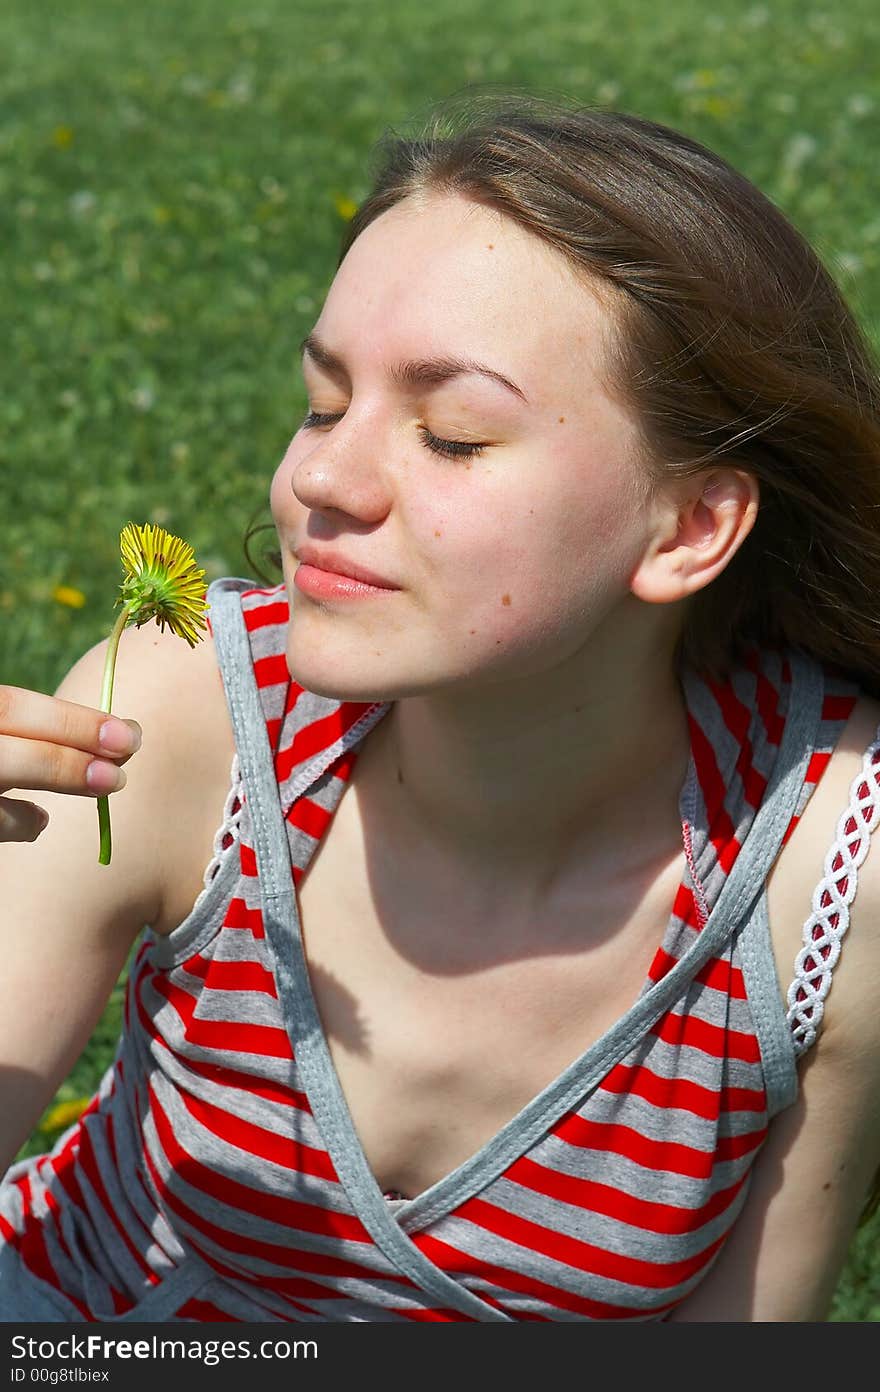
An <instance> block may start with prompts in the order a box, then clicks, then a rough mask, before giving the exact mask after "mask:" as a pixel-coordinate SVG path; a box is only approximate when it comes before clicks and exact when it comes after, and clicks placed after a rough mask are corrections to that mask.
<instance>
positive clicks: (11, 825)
mask: <svg viewBox="0 0 880 1392" xmlns="http://www.w3.org/2000/svg"><path fill="white" fill-rule="evenodd" d="M48 825H49V813H48V812H47V811H46V810H45V808H43V807H38V806H37V804H36V803H35V802H25V801H24V800H23V799H21V798H6V797H0V841H36V839H37V837H38V836H39V834H40V832H41V831H45V829H46V827H47V826H48Z"/></svg>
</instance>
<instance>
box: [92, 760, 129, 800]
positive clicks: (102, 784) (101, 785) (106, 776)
mask: <svg viewBox="0 0 880 1392" xmlns="http://www.w3.org/2000/svg"><path fill="white" fill-rule="evenodd" d="M86 782H87V783H88V785H89V787H90V788H91V790H92V792H93V793H116V792H118V791H119V789H120V788H124V787H125V784H126V782H127V777H126V773H125V769H121V768H118V767H117V765H116V764H105V763H104V761H103V760H102V759H93V760H92V762H91V763H90V764H89V766H88V768H87V769H86Z"/></svg>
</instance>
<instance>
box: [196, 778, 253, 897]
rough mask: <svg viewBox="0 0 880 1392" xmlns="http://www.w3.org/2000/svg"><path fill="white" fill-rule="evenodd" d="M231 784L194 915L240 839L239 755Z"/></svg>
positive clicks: (241, 797)
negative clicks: (228, 838) (226, 838)
mask: <svg viewBox="0 0 880 1392" xmlns="http://www.w3.org/2000/svg"><path fill="white" fill-rule="evenodd" d="M229 782H230V787H229V792H228V793H227V794H226V801H225V803H224V804H223V822H222V824H221V825H220V826H219V827H218V828H217V830H216V832H215V833H214V846H213V850H214V855H213V858H212V859H211V860H210V861H209V862H208V864H207V866H206V867H205V873H204V875H203V876H202V879H203V881H204V885H205V887H204V889H203V890H202V891H201V893H200V894H199V897H198V899H197V900H196V902H195V903H194V904H193V907H192V910H191V912H193V913H194V912H195V910H196V909H197V908H198V906H199V904H200V903H201V902H202V900H203V899H204V897H205V895H206V894H207V892H208V889H209V888H210V885H211V881H212V880H213V878H214V876H215V875H216V873H217V871H218V870H219V869H220V862H221V861H222V860H223V858H224V857H225V856H226V855H228V854H229V852H230V851H231V850H232V848H233V846H234V844H235V842H236V841H237V840H238V839H239V822H240V821H241V811H242V802H243V789H242V783H241V769H240V767H239V763H238V754H237V753H236V754H235V755H233V759H232V767H231V769H230V772H229ZM236 801H237V802H238V806H237V807H236V808H235V811H234V812H233V810H232V809H233V807H234V806H235V803H236ZM227 835H229V836H231V837H232V841H231V842H230V844H229V845H228V846H224V845H223V840H224V838H225V837H226V836H227Z"/></svg>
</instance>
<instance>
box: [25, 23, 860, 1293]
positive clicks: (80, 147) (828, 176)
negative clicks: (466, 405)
mask: <svg viewBox="0 0 880 1392" xmlns="http://www.w3.org/2000/svg"><path fill="white" fill-rule="evenodd" d="M878 39H880V11H878V10H877V6H876V3H875V0H849V3H848V4H847V5H846V7H835V6H831V5H822V6H815V7H814V6H811V5H809V4H808V5H806V6H805V5H804V3H803V2H802V0H797V2H796V0H773V3H768V4H764V5H760V4H755V5H749V4H743V3H739V0H722V2H721V3H710V4H709V5H706V4H705V3H704V2H703V0H669V3H668V4H666V5H664V6H659V5H657V4H655V3H648V0H638V3H636V0H622V3H617V4H615V5H613V6H600V5H590V4H585V3H584V0H550V3H548V0H487V3H484V4H483V5H482V6H476V7H475V6H472V5H471V4H470V0H436V3H434V4H432V5H430V6H425V7H421V6H418V5H416V4H415V3H414V0H383V3H382V4H381V5H378V6H372V5H367V4H365V3H358V0H337V3H336V4H335V5H333V6H332V7H330V8H326V7H323V6H320V5H319V4H317V3H316V0H293V3H291V0H253V3H252V4H249V5H244V4H238V3H222V0H214V2H213V3H207V0H192V3H189V4H186V5H179V4H173V3H170V0H164V3H163V0H157V3H154V4H153V5H149V6H128V5H120V4H118V3H116V0H79V3H77V4H76V5H75V6H67V5H61V4H58V3H51V2H50V0H47V3H45V4H42V5H39V6H35V5H33V4H32V3H25V0H7V3H6V5H4V6H3V7H2V9H0V48H2V51H3V52H5V53H6V54H7V60H6V62H5V63H4V64H3V67H2V71H0V98H2V111H3V120H2V122H0V236H2V245H3V248H4V251H3V256H2V257H0V296H2V303H3V305H4V306H5V308H6V309H7V311H8V312H7V316H6V317H7V328H6V349H7V351H6V352H5V353H4V354H3V355H2V356H0V430H2V435H0V482H2V497H3V504H4V509H3V553H2V560H0V677H2V680H3V682H5V683H10V684H14V685H21V686H26V687H32V688H35V689H39V690H44V691H52V690H54V688H55V687H56V686H57V684H58V682H59V681H60V679H61V677H62V676H63V675H64V673H65V672H66V671H67V670H68V668H69V667H70V666H71V664H72V663H73V662H74V661H75V660H76V659H77V658H78V657H79V656H80V655H81V654H82V653H83V651H84V650H85V649H86V648H88V647H90V646H91V645H92V644H94V643H96V642H97V641H98V640H99V639H101V638H102V637H104V636H105V634H106V633H107V632H108V631H109V628H110V626H111V624H112V621H113V613H112V605H113V601H114V599H115V594H116V587H117V585H118V583H119V562H118V537H119V532H120V529H121V527H122V526H123V525H124V524H125V523H126V522H127V521H129V520H134V521H138V522H142V521H153V522H159V523H161V524H162V525H164V526H168V527H170V528H171V529H173V530H175V531H177V532H179V533H180V534H181V535H182V536H184V537H186V539H187V540H188V541H190V542H191V543H192V544H193V546H194V547H195V551H196V555H197V556H198V558H199V561H200V563H201V564H202V565H204V566H205V568H206V570H207V572H208V578H209V579H212V578H214V577H215V576H217V575H223V574H232V575H249V574H251V573H252V571H251V568H250V566H249V565H248V563H247V561H246V559H245V557H244V555H243V552H242V549H241V537H242V535H243V533H244V531H245V529H246V526H247V524H248V522H249V521H250V520H251V519H252V518H253V517H254V515H255V514H257V513H259V512H262V513H263V515H264V518H265V520H268V519H269V512H268V506H267V495H268V486H269V481H270V478H271V476H272V473H273V471H274V469H275V467H276V465H277V463H278V461H279V459H280V458H281V455H282V453H283V451H284V448H285V446H286V444H287V441H288V440H289V438H290V436H291V435H292V434H293V432H294V431H295V429H296V428H297V425H298V423H299V420H300V419H301V417H302V414H303V413H304V410H305V396H304V394H303V391H302V388H301V384H300V382H299V379H298V375H297V367H296V358H297V351H296V345H297V343H298V342H299V340H300V339H301V338H302V337H303V335H304V334H305V333H306V331H307V330H308V329H309V328H310V327H311V325H312V324H313V322H314V320H315V318H316V317H317V313H318V310H319V308H320V305H321V302H322V299H323V296H324V294H325V292H326V289H327V287H328V285H329V283H330V281H331V280H332V277H333V269H334V265H335V260H336V254H337V244H338V239H339V236H340V233H341V231H342V228H343V226H344V222H345V218H346V217H348V216H350V215H351V210H352V207H353V206H354V205H356V204H357V203H358V202H359V201H360V200H361V199H362V198H363V196H364V195H365V193H366V191H367V189H368V187H369V154H370V147H371V145H372V144H373V142H374V141H375V140H376V139H377V138H378V137H379V136H380V135H381V134H382V132H383V130H384V129H385V128H386V127H388V126H396V127H405V128H407V129H408V128H409V123H410V122H411V121H412V120H414V119H417V118H418V117H419V115H420V113H422V112H424V111H426V110H427V108H428V107H429V105H430V104H431V102H433V101H434V100H436V99H437V98H439V97H442V96H444V95H446V94H448V93H451V92H453V91H455V90H457V89H460V88H462V87H464V86H466V85H468V84H487V83H488V84H497V85H499V86H503V87H508V86H511V85H512V86H521V87H526V88H530V89H538V90H540V91H543V92H545V93H553V92H556V93H560V94H565V95H567V96H573V97H576V98H579V99H581V100H584V101H599V102H601V103H603V104H605V105H609V106H613V107H617V108H620V109H622V110H626V111H632V112H635V113H637V114H640V115H644V116H648V117H651V118H653V119H656V120H659V121H663V122H666V123H668V124H671V125H673V126H676V127H678V128H679V129H682V130H684V131H686V132H687V133H689V134H691V135H693V136H694V137H695V138H697V139H699V140H702V141H704V142H705V143H706V144H708V145H710V146H711V147H713V148H715V149H717V150H718V151H719V153H721V154H723V155H725V156H726V157H727V158H728V159H730V160H731V161H732V163H734V164H735V165H737V166H738V167H739V168H741V169H742V170H743V171H744V172H745V173H746V174H747V175H749V176H750V177H751V178H752V179H753V180H754V181H755V182H756V183H758V184H759V186H760V187H761V188H762V189H763V190H764V191H765V192H766V193H767V194H768V195H769V196H770V197H771V198H773V199H774V201H776V202H777V203H778V204H779V205H780V206H781V207H782V208H783V209H784V210H785V211H786V212H787V213H788V215H789V216H790V217H791V218H792V220H793V221H794V222H795V224H796V225H797V226H798V227H799V228H800V229H801V230H802V231H803V232H804V233H805V234H806V235H807V236H808V237H809V238H810V239H811V241H812V242H813V244H814V245H815V246H816V247H817V249H818V250H819V252H820V254H821V255H822V256H823V257H824V259H825V261H826V264H827V265H828V266H829V268H830V269H831V271H832V273H833V274H834V275H835V276H836V278H837V279H838V281H839V283H840V284H841V286H842V288H843V289H844V291H845V293H846V294H847V295H848V297H849V298H850V300H851V302H852V303H853V305H854V308H855V309H856V312H857V314H858V315H859V317H860V319H861V321H862V322H863V324H865V326H866V327H867V329H868V331H869V333H870V335H871V336H872V338H873V340H874V342H875V343H877V342H878V340H880V319H878V316H880V205H878V200H877V192H878V182H877V172H876V170H877V165H876V150H877V149H878V148H880V66H878V65H877V64H876V63H874V64H871V65H868V66H867V68H866V67H865V66H864V55H865V53H866V51H872V52H875V53H876V51H877V42H878ZM71 592H72V593H71ZM71 600H73V603H71V602H70V601H71ZM96 704H97V693H96ZM124 714H128V712H124ZM131 714H136V712H131ZM221 811H222V809H218V821H219V813H220V812H221ZM120 1006H121V989H120V988H117V990H116V991H115V992H114V994H113V996H112V998H111V1000H110V1002H109V1003H108V1006H107V1009H106V1012H105V1015H104V1018H103V1019H102V1021H101V1024H100V1026H99V1028H98V1030H97V1031H96V1032H95V1035H94V1037H93V1038H92V1040H91V1041H90V1043H89V1045H88V1047H87V1049H86V1051H85V1052H84V1054H83V1056H82V1058H81V1059H80V1060H79V1062H78V1063H77V1065H76V1067H75V1069H74V1070H73V1072H72V1074H71V1076H70V1078H69V1079H68V1080H67V1081H66V1082H65V1084H64V1085H63V1087H62V1088H61V1089H60V1091H59V1095H58V1098H57V1099H56V1101H63V1100H68V1101H70V1100H73V1099H76V1098H78V1097H82V1096H88V1095H89V1094H90V1093H91V1092H92V1091H93V1090H94V1088H95V1087H96V1084H97V1081H98V1079H99V1078H100V1076H101V1074H102V1072H103V1071H104V1069H105V1068H106V1066H107V1063H108V1061H109V1059H110V1057H111V1056H112V1052H113V1047H114V1044H115V1040H116V1038H117V1035H118V1030H119V1022H120ZM56 1134H58V1128H57V1126H56V1127H55V1128H54V1129H53V1128H52V1127H51V1126H48V1127H47V1128H46V1129H42V1130H40V1131H38V1132H37V1133H35V1135H34V1136H33V1137H32V1138H31V1140H30V1141H29V1142H28V1144H27V1145H26V1146H25V1147H24V1148H23V1150H22V1154H27V1153H34V1152H35V1151H37V1150H44V1149H46V1148H47V1146H48V1145H49V1144H50V1143H51V1141H52V1140H53V1138H54V1136H55V1135H56ZM878 1235H880V1220H878V1219H875V1220H874V1221H873V1222H872V1223H871V1224H869V1225H868V1226H866V1227H865V1228H863V1229H862V1230H861V1231H860V1232H859V1233H858V1234H857V1236H856V1238H855V1240H854V1242H853V1244H852V1246H851V1249H850V1253H849V1258H848V1262H847V1266H846V1269H845V1271H844V1273H843V1276H842V1278H841V1281H840V1283H839V1286H838V1290H837V1294H836V1297H835V1303H834V1308H833V1311H832V1315H831V1318H832V1319H833V1320H857V1321H874V1320H878V1319H880V1256H878V1251H877V1237H878Z"/></svg>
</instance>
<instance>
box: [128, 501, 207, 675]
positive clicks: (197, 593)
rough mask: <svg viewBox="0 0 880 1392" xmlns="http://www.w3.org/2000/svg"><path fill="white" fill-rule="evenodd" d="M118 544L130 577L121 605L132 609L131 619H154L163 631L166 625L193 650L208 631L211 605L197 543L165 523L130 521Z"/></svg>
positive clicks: (138, 623)
mask: <svg viewBox="0 0 880 1392" xmlns="http://www.w3.org/2000/svg"><path fill="white" fill-rule="evenodd" d="M119 548H120V550H121V552H122V563H123V565H124V567H125V579H124V580H123V582H122V587H121V593H120V596H119V598H118V599H117V601H116V603H117V604H122V605H124V606H125V608H126V609H127V610H128V611H129V618H128V620H127V622H128V623H129V624H134V625H135V627H137V628H140V627H141V626H142V625H143V624H145V623H149V621H150V619H155V620H156V622H157V623H158V625H159V627H160V629H161V630H162V632H163V633H164V632H165V625H166V624H167V625H168V627H169V628H170V629H171V631H172V633H176V634H177V636H178V637H179V638H185V639H186V641H187V642H188V643H189V645H190V647H191V648H194V647H195V645H196V643H197V642H198V641H199V639H200V638H202V637H204V633H205V631H206V630H207V624H206V623H205V617H204V615H205V611H206V609H207V607H208V606H207V604H206V603H205V594H206V592H207V590H206V586H205V583H204V581H205V572H204V571H203V570H198V569H197V568H196V558H195V556H194V554H193V549H192V547H191V546H189V545H188V544H187V543H186V542H185V541H181V539H180V537H176V536H172V535H171V533H170V532H166V531H165V530H164V529H163V528H162V527H157V526H153V525H151V524H150V523H149V522H148V523H147V524H146V525H145V526H143V527H138V526H136V525H135V523H134V522H129V524H128V526H127V527H124V528H123V529H122V532H121V533H120V537H119ZM200 628H201V630H202V632H201V633H200V632H199V629H200Z"/></svg>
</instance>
